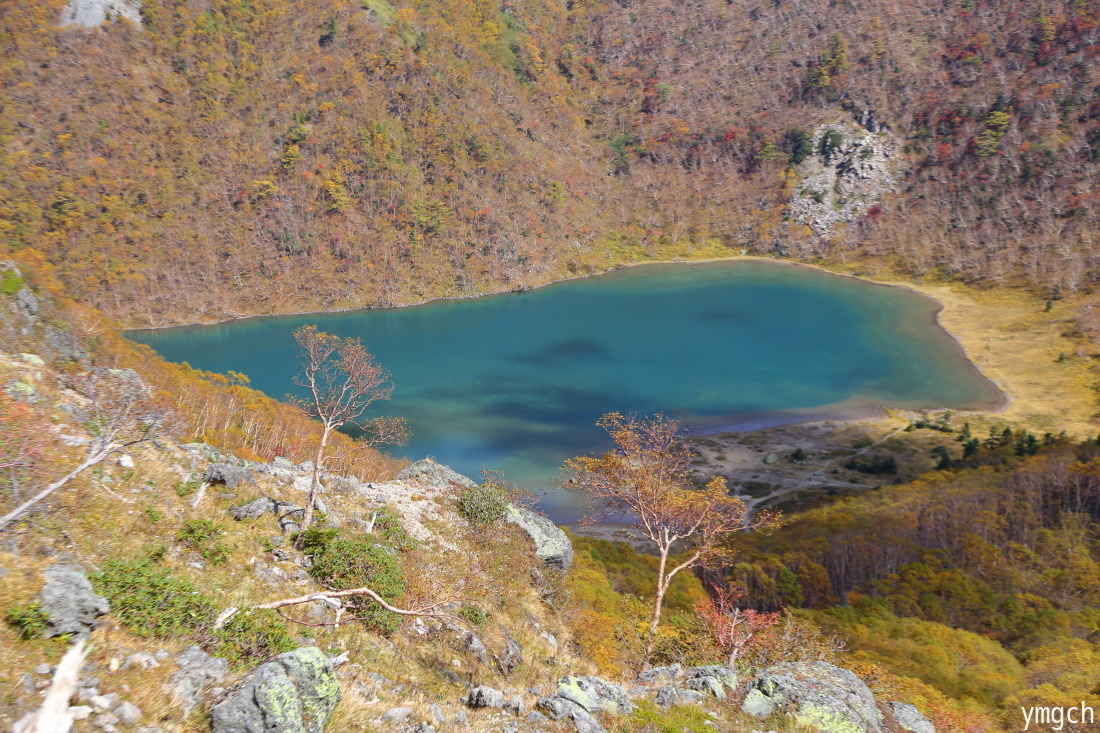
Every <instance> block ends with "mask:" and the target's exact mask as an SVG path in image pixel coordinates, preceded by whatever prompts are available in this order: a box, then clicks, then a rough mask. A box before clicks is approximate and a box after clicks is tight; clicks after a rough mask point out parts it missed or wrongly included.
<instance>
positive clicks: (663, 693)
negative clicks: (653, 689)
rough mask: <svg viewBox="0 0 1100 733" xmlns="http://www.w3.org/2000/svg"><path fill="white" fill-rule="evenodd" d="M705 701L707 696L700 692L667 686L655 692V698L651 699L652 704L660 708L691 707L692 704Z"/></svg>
mask: <svg viewBox="0 0 1100 733" xmlns="http://www.w3.org/2000/svg"><path fill="white" fill-rule="evenodd" d="M706 699H707V696H706V695H704V694H703V693H702V692H698V691H696V690H685V689H684V688H682V687H673V686H672V685H668V686H665V687H662V688H661V689H659V690H657V694H656V696H654V698H653V702H655V703H657V704H658V705H660V706H661V707H664V708H667V707H670V706H672V705H691V704H693V703H700V702H703V701H704V700H706Z"/></svg>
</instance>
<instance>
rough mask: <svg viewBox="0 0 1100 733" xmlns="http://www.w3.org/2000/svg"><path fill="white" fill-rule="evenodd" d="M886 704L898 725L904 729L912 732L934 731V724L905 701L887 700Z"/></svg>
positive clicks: (929, 732)
mask: <svg viewBox="0 0 1100 733" xmlns="http://www.w3.org/2000/svg"><path fill="white" fill-rule="evenodd" d="M886 705H887V706H888V707H889V708H890V712H891V713H892V714H893V716H894V719H895V720H896V721H898V725H900V726H901V727H902V728H904V729H905V730H908V731H912V733H936V726H934V725H932V721H930V720H929V719H928V718H926V717H924V715H922V714H921V711H920V710H917V709H916V707H914V706H913V705H910V704H909V703H907V702H888V703H886Z"/></svg>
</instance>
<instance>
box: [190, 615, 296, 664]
mask: <svg viewBox="0 0 1100 733" xmlns="http://www.w3.org/2000/svg"><path fill="white" fill-rule="evenodd" d="M296 646H297V644H295V643H294V638H293V637H292V636H291V635H290V632H288V631H287V628H286V624H284V623H283V621H282V619H280V618H279V616H278V614H276V613H275V612H274V611H267V610H258V609H252V610H248V611H241V612H240V613H238V614H237V615H235V616H234V617H233V618H231V619H230V620H229V621H228V622H227V623H226V624H225V626H223V627H221V628H220V629H218V630H216V631H214V632H213V640H212V641H211V643H210V653H211V654H213V655H214V656H216V657H222V658H224V659H227V660H228V661H229V663H230V664H232V665H233V666H235V667H248V666H252V665H254V664H257V663H259V662H262V661H264V660H266V659H269V658H271V657H273V656H275V655H276V654H281V653H282V652H288V651H290V650H291V649H293V648H295V647H296Z"/></svg>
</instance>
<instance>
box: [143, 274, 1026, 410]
mask: <svg viewBox="0 0 1100 733" xmlns="http://www.w3.org/2000/svg"><path fill="white" fill-rule="evenodd" d="M735 262H765V263H771V264H777V265H785V266H789V267H795V268H807V269H811V270H815V271H817V272H821V273H824V274H827V275H832V276H835V277H844V278H849V279H852V280H858V281H860V282H863V283H867V284H870V285H878V286H880V287H887V288H900V289H903V290H907V291H909V292H911V293H913V294H915V295H917V296H920V297H921V298H923V299H925V300H927V301H929V303H930V304H931V305H932V308H933V309H932V312H931V314H930V315H931V318H932V323H933V325H935V326H937V327H938V328H939V329H940V330H941V331H943V332H944V333H946V334H947V335H948V336H949V337H950V340H951V342H952V343H953V344H954V347H955V349H956V350H957V352H958V354H959V355H960V356H961V357H962V358H963V360H964V361H966V362H967V363H968V364H969V365H970V367H971V368H973V369H974V371H975V372H976V373H977V374H978V375H979V376H980V377H981V378H982V379H983V380H984V381H986V382H987V383H988V384H989V385H990V386H991V387H992V388H993V390H994V391H995V392H996V393H997V394H998V395H1000V397H1001V399H1000V400H999V404H997V405H996V406H989V407H985V406H981V407H975V408H973V411H975V412H983V413H989V414H997V413H1001V412H1004V411H1005V410H1006V409H1008V407H1009V405H1010V404H1011V402H1012V398H1011V396H1010V394H1009V390H1008V389H1006V388H1005V386H1004V385H1002V384H1000V383H998V382H997V380H995V379H992V378H991V377H990V376H989V375H988V374H986V373H985V371H984V370H983V369H982V367H981V365H980V364H979V363H978V362H977V361H976V360H975V359H972V358H971V356H970V354H969V353H968V352H967V349H966V346H965V345H964V344H963V343H962V341H961V340H960V339H959V337H958V336H957V335H956V334H955V333H953V332H952V331H951V330H949V329H948V328H947V327H946V326H945V325H944V324H943V322H942V319H941V318H940V315H941V314H942V313H943V312H944V310H945V309H946V307H947V306H946V304H945V303H944V302H943V301H942V300H941V299H940V298H937V297H936V296H934V295H932V294H930V293H928V292H926V291H925V290H922V289H921V287H920V286H919V285H917V284H916V283H912V282H908V281H903V282H887V281H883V280H877V279H872V278H868V277H864V276H860V275H854V274H851V273H845V272H837V271H835V270H831V269H829V268H827V267H825V266H822V265H817V264H813V263H809V262H798V261H792V260H782V259H776V258H772V257H763V256H759V255H731V256H728V257H709V258H704V259H697V260H694V259H687V260H685V259H673V260H645V261H642V262H625V263H617V264H616V265H615V266H613V267H612V268H610V269H608V270H604V271H602V272H594V273H589V274H586V275H580V276H577V277H562V278H556V279H553V280H550V281H547V282H545V283H542V284H540V285H536V286H533V287H525V288H520V289H513V290H500V291H495V292H484V293H476V294H471V295H451V296H440V297H436V298H427V299H424V300H420V301H416V302H412V303H406V304H402V305H390V306H366V307H357V308H338V309H335V310H325V311H312V310H306V311H295V312H287V313H277V314H267V315H249V316H242V317H240V318H229V319H224V320H215V321H210V322H194V323H181V324H175V325H171V326H154V327H146V328H133V329H126V330H124V331H123V332H122V333H123V335H124V336H125V335H126V334H127V333H129V332H137V331H161V330H166V329H173V328H189V327H203V326H217V325H224V324H229V323H239V322H241V321H246V320H251V319H257V318H283V317H286V318H293V317H298V316H305V315H311V314H317V315H334V314H340V313H355V312H359V311H377V310H396V309H401V310H404V309H409V308H419V307H423V306H429V305H433V304H436V303H443V302H450V301H455V302H458V301H467V300H477V299H481V298H492V297H501V296H506V295H521V294H523V293H528V292H532V291H535V290H542V289H544V288H548V287H550V286H553V285H559V284H563V283H570V282H580V281H584V280H589V279H593V278H599V277H606V276H608V275H612V274H614V273H616V272H621V271H623V270H627V269H632V268H638V267H647V266H653V267H660V266H664V265H690V266H693V267H694V266H697V265H709V264H720V263H735ZM875 407H879V408H881V409H884V410H885V409H891V408H892V407H894V406H892V405H877V406H875ZM819 409H821V408H819ZM824 409H826V410H827V409H828V408H824ZM927 409H930V410H932V409H937V408H936V407H934V406H929V407H928V408H927ZM810 419H813V418H810ZM838 419H845V418H844V417H843V416H838ZM782 424H788V423H782Z"/></svg>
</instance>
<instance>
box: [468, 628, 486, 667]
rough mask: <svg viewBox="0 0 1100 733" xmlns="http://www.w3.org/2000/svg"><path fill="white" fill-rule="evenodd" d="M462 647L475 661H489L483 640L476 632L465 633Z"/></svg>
mask: <svg viewBox="0 0 1100 733" xmlns="http://www.w3.org/2000/svg"><path fill="white" fill-rule="evenodd" d="M464 648H465V649H466V652H467V653H469V655H470V656H471V657H473V658H474V659H476V660H477V661H479V662H481V663H482V664H488V663H489V650H488V649H487V648H485V642H483V641H482V640H481V638H480V637H478V636H477V635H476V634H466V642H465V644H464Z"/></svg>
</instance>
